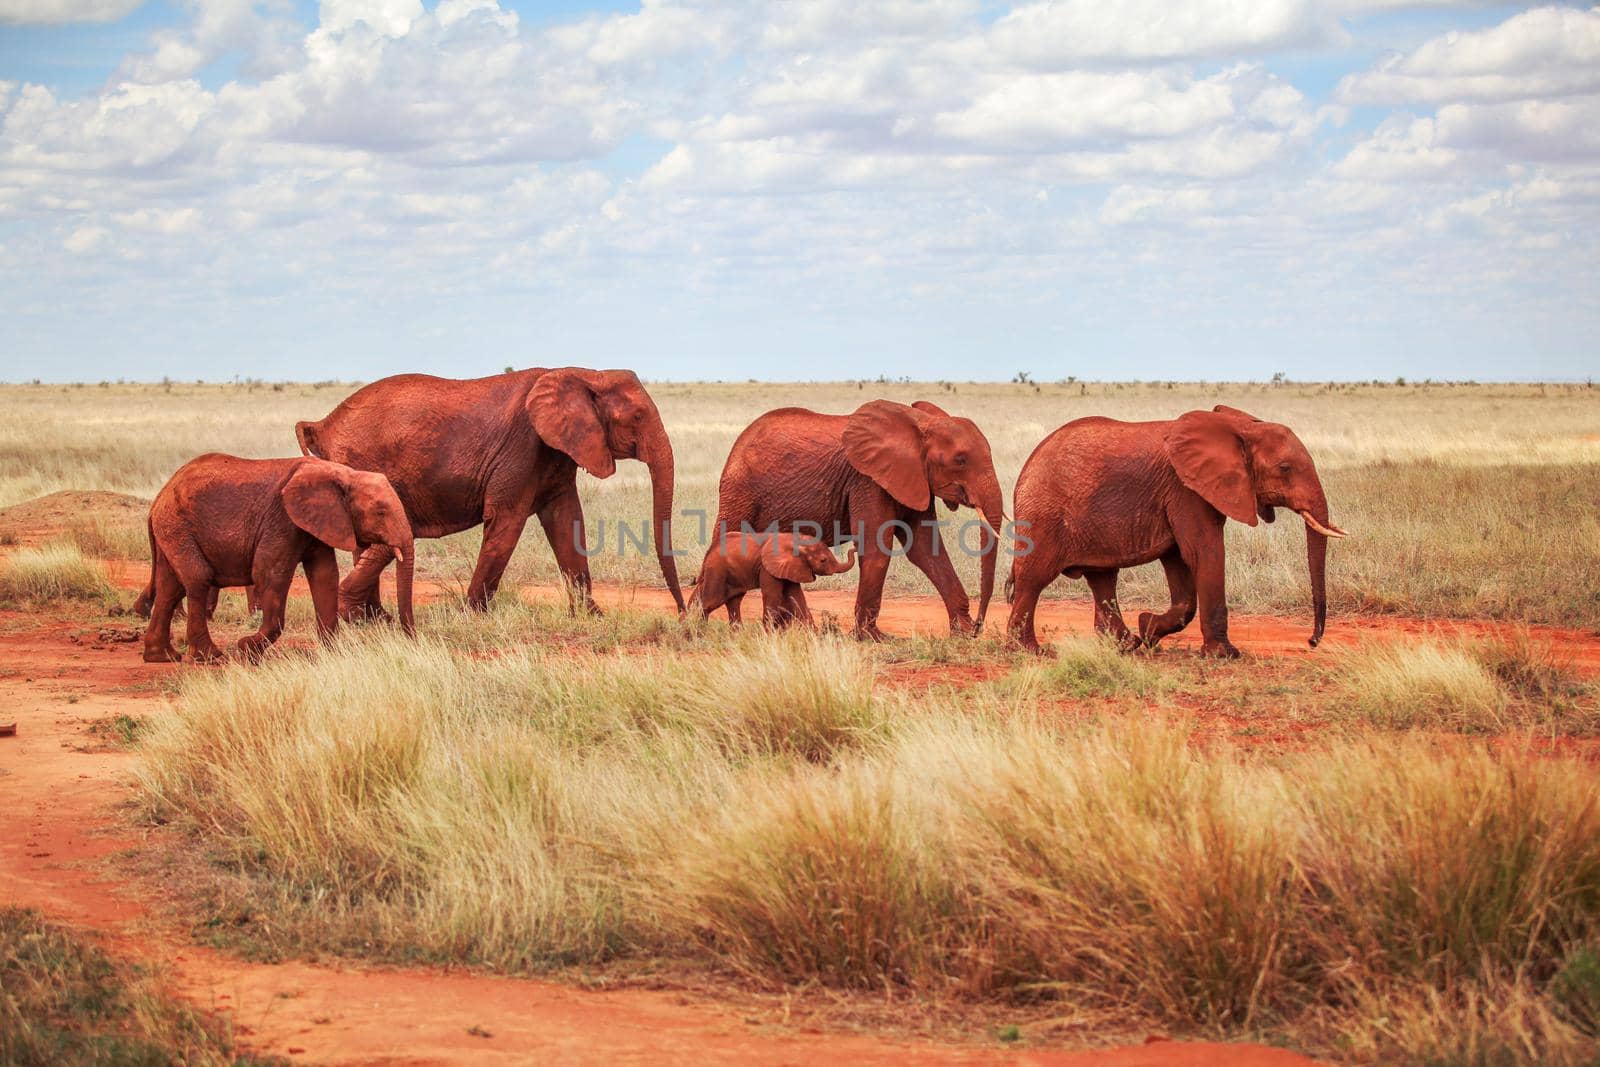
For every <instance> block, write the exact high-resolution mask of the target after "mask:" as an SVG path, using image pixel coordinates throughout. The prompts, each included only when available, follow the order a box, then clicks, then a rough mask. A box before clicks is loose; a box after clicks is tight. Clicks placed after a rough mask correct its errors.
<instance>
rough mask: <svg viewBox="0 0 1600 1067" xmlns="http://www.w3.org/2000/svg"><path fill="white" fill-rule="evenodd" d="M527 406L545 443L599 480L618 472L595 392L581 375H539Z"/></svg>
mask: <svg viewBox="0 0 1600 1067" xmlns="http://www.w3.org/2000/svg"><path fill="white" fill-rule="evenodd" d="M527 406H528V418H529V419H530V420H531V421H532V422H533V429H534V432H535V433H537V434H538V435H539V439H540V440H542V441H543V442H544V443H545V444H547V445H549V446H550V447H551V448H555V449H559V450H560V451H562V452H565V453H566V454H567V455H569V456H571V457H572V458H573V459H574V460H575V461H576V462H577V464H578V466H580V467H582V468H583V469H584V470H586V471H588V472H589V473H590V474H592V475H594V476H595V477H596V478H609V477H611V476H612V475H613V474H615V473H616V472H617V461H616V459H615V458H614V457H613V456H612V455H611V445H610V444H609V443H608V442H607V441H606V428H605V425H604V424H603V423H602V422H601V421H600V409H599V407H598V406H597V405H596V404H595V399H594V391H593V390H592V389H590V388H589V383H588V382H586V381H584V380H583V377H582V376H581V375H580V374H578V373H577V372H575V371H570V370H553V371H546V372H545V373H544V374H541V375H539V379H538V381H536V382H534V383H533V388H532V389H530V390H528V405H527Z"/></svg>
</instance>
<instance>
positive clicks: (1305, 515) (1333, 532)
mask: <svg viewBox="0 0 1600 1067" xmlns="http://www.w3.org/2000/svg"><path fill="white" fill-rule="evenodd" d="M1300 517H1301V518H1302V519H1304V520H1305V523H1306V525H1307V526H1309V527H1311V528H1312V529H1313V530H1315V531H1317V533H1319V534H1321V535H1322V536H1323V537H1349V536H1350V535H1349V534H1347V533H1345V532H1344V531H1343V530H1341V529H1339V527H1337V526H1324V525H1322V523H1320V522H1318V521H1317V520H1316V519H1315V518H1313V517H1312V515H1311V512H1309V511H1302V512H1300Z"/></svg>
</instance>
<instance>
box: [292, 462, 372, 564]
mask: <svg viewBox="0 0 1600 1067" xmlns="http://www.w3.org/2000/svg"><path fill="white" fill-rule="evenodd" d="M349 481H350V479H349V476H348V475H346V474H344V473H342V471H341V469H340V467H339V466H338V465H337V464H334V463H327V462H322V461H318V462H315V463H302V464H301V465H300V469H299V470H297V471H295V472H294V473H293V474H292V475H290V476H289V480H288V481H287V482H286V483H284V486H283V509H284V510H285V511H287V512H288V513H289V519H290V521H292V522H293V523H294V524H295V525H296V526H298V527H300V529H302V530H304V531H305V532H306V533H308V534H310V535H311V536H312V537H315V538H316V539H317V540H318V541H321V542H322V543H323V544H325V545H332V546H333V547H334V548H342V549H344V550H345V551H346V552H354V551H355V550H356V529H355V525H354V524H353V523H352V522H351V521H350V497H349Z"/></svg>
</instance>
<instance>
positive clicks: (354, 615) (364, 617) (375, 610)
mask: <svg viewBox="0 0 1600 1067" xmlns="http://www.w3.org/2000/svg"><path fill="white" fill-rule="evenodd" d="M393 618H394V616H392V615H390V614H389V612H388V610H387V609H385V608H384V606H383V605H382V604H374V603H373V602H372V601H370V600H341V601H339V621H340V622H366V621H368V620H369V619H377V620H380V621H382V622H388V621H390V620H391V619H393Z"/></svg>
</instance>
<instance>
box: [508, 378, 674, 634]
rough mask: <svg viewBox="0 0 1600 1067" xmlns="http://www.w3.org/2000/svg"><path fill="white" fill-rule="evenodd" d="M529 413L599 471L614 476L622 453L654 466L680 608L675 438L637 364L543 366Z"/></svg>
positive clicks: (552, 442)
mask: <svg viewBox="0 0 1600 1067" xmlns="http://www.w3.org/2000/svg"><path fill="white" fill-rule="evenodd" d="M527 408H528V417H529V418H530V419H531V420H532V421H533V428H534V431H535V432H536V433H538V435H539V438H540V440H542V441H544V443H545V444H547V445H549V446H550V447H552V448H555V449H559V450H560V451H562V452H565V453H566V454H567V455H569V456H571V457H572V458H573V460H574V461H575V462H576V463H577V464H578V465H579V466H580V467H582V468H583V469H584V470H586V471H588V472H589V473H590V474H592V475H594V476H595V477H596V478H609V477H611V475H612V474H614V473H615V472H616V469H617V463H616V461H617V460H619V459H636V460H639V461H640V462H641V463H643V464H644V465H645V466H646V467H648V468H649V470H650V493H651V520H652V522H653V524H654V530H653V533H654V539H655V544H656V558H657V559H658V560H659V561H660V563H661V576H662V578H664V579H665V580H666V583H667V589H668V590H669V591H670V592H671V593H672V599H673V600H674V601H676V602H677V605H678V611H679V612H682V611H683V608H684V605H683V591H682V590H681V589H680V588H679V587H678V562H677V560H676V559H675V558H673V555H672V491H673V464H672V442H671V441H670V440H668V438H667V428H666V426H665V425H664V424H663V423H662V421H661V413H660V412H659V411H657V410H656V405H655V401H653V400H651V399H650V394H649V393H647V392H645V388H644V386H643V384H641V383H640V381H639V379H638V377H637V376H636V375H634V373H633V372H632V371H626V370H605V371H593V370H583V369H581V368H577V367H567V368H563V369H561V370H550V371H545V372H544V373H543V374H541V375H540V376H539V378H538V380H537V381H536V382H535V383H534V385H533V388H532V389H531V390H529V392H528V401H527Z"/></svg>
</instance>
